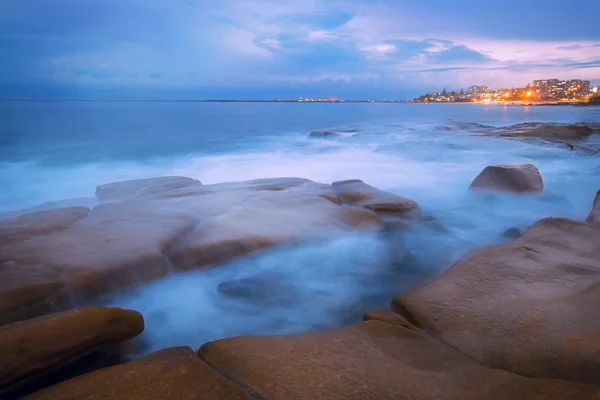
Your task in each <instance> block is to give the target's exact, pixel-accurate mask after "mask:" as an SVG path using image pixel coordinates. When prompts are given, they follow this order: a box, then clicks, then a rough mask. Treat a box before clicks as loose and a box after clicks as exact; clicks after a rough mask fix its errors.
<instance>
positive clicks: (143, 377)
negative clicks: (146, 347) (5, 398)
mask: <svg viewBox="0 0 600 400" xmlns="http://www.w3.org/2000/svg"><path fill="white" fill-rule="evenodd" d="M255 398H256V397H254V396H252V395H250V394H248V392H246V391H245V390H244V389H242V388H241V387H239V386H238V385H236V384H235V383H233V382H232V381H230V380H229V379H227V378H226V377H223V376H222V375H221V374H219V373H218V372H217V371H215V370H214V369H213V368H211V367H210V366H208V365H207V364H206V363H205V362H204V361H202V360H201V359H200V357H198V355H197V354H195V353H194V351H193V350H192V349H190V348H189V347H174V348H170V349H165V350H160V351H157V352H156V353H152V354H149V355H147V356H144V357H142V358H140V359H138V360H135V361H132V362H129V363H127V364H123V365H118V366H114V367H110V368H105V369H102V370H98V371H95V372H91V373H89V374H86V375H82V376H79V377H77V378H74V379H70V380H68V381H65V382H62V383H60V384H58V385H55V386H52V387H49V388H47V389H45V390H41V391H39V392H36V393H34V394H32V395H30V396H28V397H26V399H27V400H46V399H48V400H57V399H78V400H104V399H111V400H146V399H161V400H162V399H190V400H194V399H198V400H212V399H214V400H217V399H219V400H222V399H232V400H235V399H248V400H251V399H255Z"/></svg>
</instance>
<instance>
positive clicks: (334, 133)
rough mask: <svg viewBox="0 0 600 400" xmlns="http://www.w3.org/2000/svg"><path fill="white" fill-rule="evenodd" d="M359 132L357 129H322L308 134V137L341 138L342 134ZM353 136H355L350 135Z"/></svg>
mask: <svg viewBox="0 0 600 400" xmlns="http://www.w3.org/2000/svg"><path fill="white" fill-rule="evenodd" d="M357 132H360V130H359V129H353V128H346V129H322V130H317V131H312V132H311V133H310V135H308V136H309V137H312V138H331V137H338V136H341V135H342V134H344V133H357ZM352 136H355V135H352Z"/></svg>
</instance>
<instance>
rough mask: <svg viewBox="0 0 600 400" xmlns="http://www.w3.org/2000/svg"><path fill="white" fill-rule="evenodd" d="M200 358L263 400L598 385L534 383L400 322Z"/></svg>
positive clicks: (597, 390)
mask: <svg viewBox="0 0 600 400" xmlns="http://www.w3.org/2000/svg"><path fill="white" fill-rule="evenodd" d="M199 354H200V356H201V357H202V358H203V359H204V360H205V361H206V362H207V363H209V364H210V365H212V366H213V367H215V368H217V369H218V370H220V371H223V373H225V374H227V375H228V376H229V377H231V378H233V379H235V380H236V381H237V382H239V383H241V384H243V385H245V386H248V387H251V388H252V389H253V390H254V391H255V392H256V393H257V394H258V395H259V396H260V397H261V398H265V399H273V400H278V399H297V400H303V399H306V400H314V399H331V400H336V399H339V400H354V399H356V400H364V399H377V400H386V399H390V400H392V399H393V400H404V399H405V400H456V399H461V400H470V399H473V400H481V399H490V400H494V399H498V400H506V399H511V400H514V399H522V400H542V399H543V400H550V399H555V400H567V399H573V400H575V399H577V400H579V399H584V398H585V399H595V398H599V397H600V387H598V386H593V385H586V384H582V383H578V382H577V383H576V382H565V381H559V380H547V379H528V378H525V377H522V376H519V375H516V374H512V373H509V372H506V371H500V370H494V369H490V368H487V367H484V366H481V365H479V364H478V363H476V362H475V361H473V360H472V359H470V358H469V357H466V356H464V355H463V354H461V353H459V352H457V351H456V350H454V349H452V348H451V347H448V346H446V345H444V344H443V343H441V342H439V341H437V340H434V339H432V338H430V337H429V336H427V335H425V334H424V333H423V332H421V331H417V330H412V329H407V328H405V327H404V326H401V325H399V324H392V323H387V322H380V321H367V322H365V323H363V324H360V325H356V326H351V327H347V328H343V329H337V330H331V331H325V332H317V333H309V334H302V335H289V336H254V337H252V336H249V337H239V338H232V339H224V340H219V341H216V342H211V343H207V344H205V345H204V346H202V347H201V348H200V350H199Z"/></svg>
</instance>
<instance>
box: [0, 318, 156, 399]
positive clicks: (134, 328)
mask: <svg viewBox="0 0 600 400" xmlns="http://www.w3.org/2000/svg"><path fill="white" fill-rule="evenodd" d="M143 330H144V320H143V318H142V316H141V314H139V313H138V312H136V311H129V310H122V309H119V308H102V307H89V308H82V309H76V310H71V311H66V312H63V313H58V314H53V315H49V316H45V317H40V318H35V319H31V320H27V321H24V322H18V323H14V324H8V325H4V326H3V327H1V328H0V397H3V396H4V397H9V396H10V395H11V394H12V393H17V392H19V391H20V390H23V389H27V388H30V387H35V386H36V385H37V384H38V382H39V381H43V380H45V379H46V377H47V376H48V375H49V374H51V373H53V372H56V371H58V370H61V369H64V368H68V367H69V366H70V365H73V364H76V363H77V362H78V361H79V360H81V359H83V358H85V357H88V356H90V355H91V354H93V353H99V352H103V351H107V350H111V347H115V346H116V345H118V344H119V343H121V342H124V341H127V340H129V339H131V338H133V337H135V336H137V335H139V334H140V333H141V332H142V331H143ZM79 367H81V366H79Z"/></svg>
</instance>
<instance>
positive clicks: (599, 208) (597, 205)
mask: <svg viewBox="0 0 600 400" xmlns="http://www.w3.org/2000/svg"><path fill="white" fill-rule="evenodd" d="M586 222H588V223H590V224H595V225H600V190H598V193H596V198H595V199H594V206H593V208H592V211H591V212H590V215H589V216H588V217H587V219H586Z"/></svg>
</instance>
